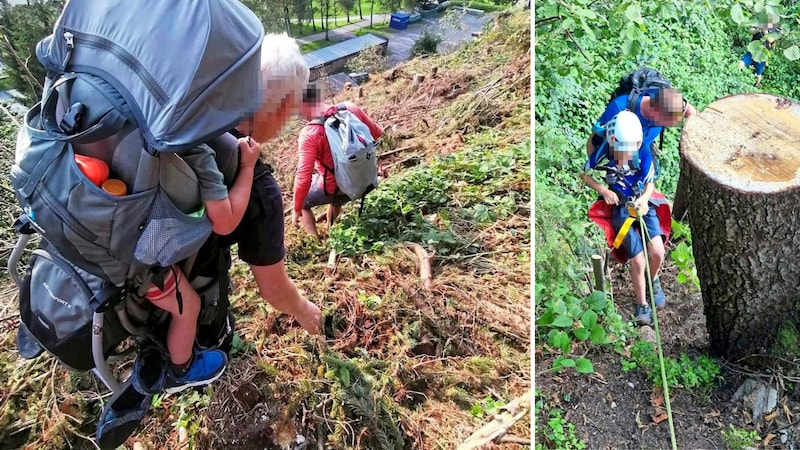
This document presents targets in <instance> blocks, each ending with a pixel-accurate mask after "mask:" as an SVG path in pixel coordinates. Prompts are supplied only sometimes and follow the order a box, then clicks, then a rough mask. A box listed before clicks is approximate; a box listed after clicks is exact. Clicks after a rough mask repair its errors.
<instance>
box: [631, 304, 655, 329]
mask: <svg viewBox="0 0 800 450" xmlns="http://www.w3.org/2000/svg"><path fill="white" fill-rule="evenodd" d="M652 313H653V312H652V311H651V310H650V307H649V306H648V305H636V309H635V310H634V312H633V321H634V322H636V325H639V326H641V325H650V321H651V320H652V319H651V317H650V316H651V315H652Z"/></svg>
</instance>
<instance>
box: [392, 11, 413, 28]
mask: <svg viewBox="0 0 800 450" xmlns="http://www.w3.org/2000/svg"><path fill="white" fill-rule="evenodd" d="M408 17H409V15H408V14H405V13H392V19H391V20H390V21H389V28H394V29H395V30H405V29H406V28H407V27H408Z"/></svg>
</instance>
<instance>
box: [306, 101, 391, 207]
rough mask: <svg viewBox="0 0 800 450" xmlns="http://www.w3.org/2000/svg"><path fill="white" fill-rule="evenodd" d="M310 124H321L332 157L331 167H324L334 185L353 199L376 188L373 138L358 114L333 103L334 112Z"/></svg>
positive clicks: (376, 167)
mask: <svg viewBox="0 0 800 450" xmlns="http://www.w3.org/2000/svg"><path fill="white" fill-rule="evenodd" d="M311 123H312V124H317V125H323V127H324V129H325V137H326V138H327V140H328V145H330V148H331V155H332V156H333V167H326V169H327V170H330V171H331V172H333V175H334V176H335V177H336V184H337V185H338V186H339V189H340V190H341V191H342V192H343V193H344V194H345V195H347V196H348V197H350V199H351V200H355V199H357V198H360V197H362V196H364V195H365V194H366V193H368V192H369V191H371V190H372V189H375V188H376V187H378V157H377V155H376V153H375V140H374V139H373V138H372V133H370V131H369V127H368V126H367V125H366V124H365V123H364V122H362V121H361V120H360V119H359V118H358V116H356V115H355V114H353V113H351V112H350V111H348V110H347V108H346V107H345V105H344V104H341V103H340V104H338V105H336V112H333V113H330V114H326V116H325V120H324V121H323V120H314V121H311ZM362 205H363V203H362Z"/></svg>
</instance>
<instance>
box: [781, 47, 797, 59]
mask: <svg viewBox="0 0 800 450" xmlns="http://www.w3.org/2000/svg"><path fill="white" fill-rule="evenodd" d="M783 56H785V57H786V59H788V60H789V61H797V60H798V59H800V47H797V46H796V45H793V46H791V47H789V48H787V49H784V50H783Z"/></svg>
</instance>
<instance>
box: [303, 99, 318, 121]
mask: <svg viewBox="0 0 800 450" xmlns="http://www.w3.org/2000/svg"><path fill="white" fill-rule="evenodd" d="M322 114H323V111H322V102H303V103H302V104H301V105H300V115H301V116H303V118H304V119H307V120H308V119H313V118H315V117H319V116H321V115H322Z"/></svg>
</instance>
